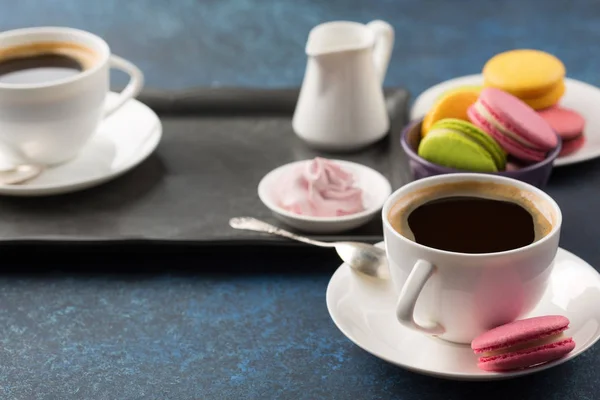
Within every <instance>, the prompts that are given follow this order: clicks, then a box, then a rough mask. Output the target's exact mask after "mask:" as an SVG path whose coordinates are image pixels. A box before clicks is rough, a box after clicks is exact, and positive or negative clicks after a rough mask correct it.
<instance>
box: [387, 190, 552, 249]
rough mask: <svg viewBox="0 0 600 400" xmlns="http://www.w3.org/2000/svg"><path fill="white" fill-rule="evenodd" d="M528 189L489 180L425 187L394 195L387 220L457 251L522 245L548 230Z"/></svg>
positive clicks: (423, 241)
mask: <svg viewBox="0 0 600 400" xmlns="http://www.w3.org/2000/svg"><path fill="white" fill-rule="evenodd" d="M543 210H544V207H540V206H539V205H538V204H536V199H535V198H534V197H533V196H531V193H529V192H526V191H523V190H520V189H518V188H515V187H512V186H506V185H501V184H497V183H489V182H457V183H448V184H443V185H439V186H433V187H428V188H426V189H424V190H422V191H417V192H416V193H412V194H411V195H408V196H407V197H406V198H403V199H400V200H399V201H398V202H397V203H396V204H395V205H394V206H393V207H392V208H391V210H390V213H389V216H388V218H389V221H390V223H391V224H392V227H393V228H394V229H395V230H396V231H397V232H398V233H400V234H401V235H402V236H405V237H406V238H408V239H410V240H413V241H415V242H417V243H419V244H422V245H424V246H428V247H432V248H436V249H439V250H445V251H452V252H458V253H472V254H481V253H495V252H502V251H508V250H513V249H518V248H520V247H524V246H527V245H529V244H531V243H533V242H535V241H536V240H539V239H541V238H543V237H544V236H546V235H547V234H548V233H549V232H550V231H551V230H552V223H551V222H550V219H549V217H548V216H547V215H546V214H545V213H544V212H543Z"/></svg>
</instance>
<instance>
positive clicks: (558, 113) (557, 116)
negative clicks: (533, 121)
mask: <svg viewBox="0 0 600 400" xmlns="http://www.w3.org/2000/svg"><path fill="white" fill-rule="evenodd" d="M538 113H539V114H540V116H541V117H542V118H544V119H545V120H546V122H548V124H549V125H550V126H551V127H552V129H554V131H556V133H558V135H559V136H560V137H561V138H562V140H563V146H562V149H561V151H560V154H559V157H563V156H566V155H569V154H572V153H575V152H576V151H577V150H579V149H580V148H581V147H583V145H584V144H585V138H584V136H583V130H584V128H585V119H584V118H583V117H582V116H581V115H580V114H579V113H577V112H576V111H574V110H571V109H569V108H565V107H560V106H554V107H551V108H547V109H545V110H541V111H539V112H538Z"/></svg>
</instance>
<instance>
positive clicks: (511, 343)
mask: <svg viewBox="0 0 600 400" xmlns="http://www.w3.org/2000/svg"><path fill="white" fill-rule="evenodd" d="M569 324H570V321H569V319H568V318H567V317H565V316H563V315H543V316H539V317H531V318H525V319H519V320H517V321H513V322H510V323H508V324H506V325H502V326H498V327H496V328H493V329H491V330H489V331H487V332H485V333H483V334H481V335H480V336H479V337H476V338H475V339H473V341H472V342H471V348H472V349H473V351H474V352H475V354H477V355H478V356H479V362H478V364H477V366H478V367H479V368H481V369H483V370H484V371H491V372H503V371H514V370H518V369H523V368H529V367H531V366H535V365H538V364H543V363H546V362H550V361H554V360H558V359H560V358H562V357H564V356H566V355H567V354H569V353H570V352H571V351H573V349H575V346H576V343H575V341H574V340H573V338H572V337H570V336H568V335H565V331H567V330H568V329H569Z"/></svg>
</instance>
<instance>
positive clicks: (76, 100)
mask: <svg viewBox="0 0 600 400" xmlns="http://www.w3.org/2000/svg"><path fill="white" fill-rule="evenodd" d="M111 68H115V69H119V70H122V71H124V72H125V73H127V74H128V75H129V76H130V81H129V83H128V84H127V86H126V87H125V88H124V89H123V91H122V92H121V93H120V95H119V97H118V100H117V101H116V102H114V103H112V104H110V106H108V105H107V104H106V96H107V93H108V92H109V90H110V89H109V87H110V69H111ZM143 80H144V79H143V74H142V72H141V71H140V70H139V68H137V67H136V66H135V65H133V64H132V63H130V62H129V61H127V60H124V59H123V58H120V57H117V56H115V55H113V54H111V52H110V48H109V46H108V44H107V43H106V42H105V41H104V40H103V39H101V38H100V37H98V36H96V35H94V34H92V33H89V32H86V31H82V30H78V29H72V28H64V27H38V28H24V29H16V30H11V31H6V32H2V33H0V144H1V145H3V146H2V147H3V148H4V149H5V152H7V153H10V154H7V156H10V157H11V158H13V159H14V162H19V163H35V164H41V165H54V164H60V163H63V162H66V161H69V160H71V159H73V158H74V157H75V156H76V155H77V154H78V153H79V151H80V150H81V149H82V148H83V146H84V145H85V144H86V143H87V142H88V140H89V139H90V138H91V136H92V134H93V133H94V132H95V131H96V130H97V129H98V127H99V124H100V123H101V122H102V120H103V119H104V118H106V117H108V116H110V115H111V114H112V113H114V112H115V111H117V110H118V109H119V108H121V107H122V106H123V105H124V104H125V103H126V102H127V100H129V99H131V98H132V97H135V96H136V95H137V94H138V93H139V91H140V90H141V88H142V86H143Z"/></svg>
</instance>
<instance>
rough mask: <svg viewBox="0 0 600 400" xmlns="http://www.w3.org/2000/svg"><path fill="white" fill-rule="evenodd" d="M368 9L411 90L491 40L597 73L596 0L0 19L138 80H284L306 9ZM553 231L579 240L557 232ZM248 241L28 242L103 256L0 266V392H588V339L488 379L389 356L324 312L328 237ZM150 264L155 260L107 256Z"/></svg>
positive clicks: (20, 8) (474, 65)
mask: <svg viewBox="0 0 600 400" xmlns="http://www.w3.org/2000/svg"><path fill="white" fill-rule="evenodd" d="M375 18H380V19H384V20H387V21H388V22H390V23H391V24H392V25H393V26H394V28H395V29H396V46H395V51H394V55H393V58H392V61H391V64H390V68H389V72H388V76H387V79H386V84H387V85H394V86H405V87H407V88H408V89H409V90H410V91H411V92H412V93H413V95H416V94H418V93H419V92H421V91H422V90H424V89H426V88H427V87H429V86H430V85H433V84H435V83H437V82H439V81H442V80H445V79H448V78H452V77H455V76H459V75H464V74H470V73H476V72H478V71H480V69H481V67H482V65H483V63H484V62H485V60H487V59H488V58H489V57H490V56H492V55H493V54H495V53H497V52H499V51H502V50H506V49H510V48H515V47H533V48H539V49H543V50H547V51H550V52H552V53H554V54H556V55H557V56H559V57H560V58H561V59H562V60H563V61H564V62H565V64H566V66H567V70H568V75H569V76H571V77H573V78H577V79H581V80H584V81H587V82H590V83H592V84H596V85H599V84H600V77H599V75H598V71H600V68H599V62H600V23H598V21H600V3H598V2H597V1H591V0H590V1H567V0H565V1H560V0H547V1H533V0H529V1H524V0H507V1H491V0H469V1H467V0H464V1H462V0H455V1H450V0H431V1H416V0H415V1H408V0H378V1H372V2H371V1H366V0H365V1H358V0H347V1H343V0H336V1H333V0H329V1H327V0H323V1H298V0H297V1H291V0H288V1H276V0H255V1H250V0H205V1H192V0H171V1H167V0H163V1H161V0H148V1H118V0H102V1H91V0H90V1H88V0H62V1H59V0H56V1H50V0H48V1H44V0H37V1H32V0H21V1H18V2H17V1H13V0H2V1H0V29H2V30H6V29H11V28H18V27H25V26H35V25H68V26H73V27H79V28H83V29H86V30H90V31H92V32H95V33H97V34H99V35H101V36H103V37H105V38H106V39H107V41H108V42H109V43H110V45H111V47H112V49H113V51H114V52H115V53H116V54H119V55H121V56H124V57H126V58H129V59H130V60H131V61H133V62H135V63H136V64H138V65H139V66H140V67H141V68H142V69H143V70H144V72H145V74H146V78H147V85H148V86H150V87H155V88H166V89H180V88H186V87H190V86H259V87H280V86H297V85H299V84H300V82H301V79H302V76H303V73H304V66H305V56H304V44H305V40H306V36H307V34H308V31H309V29H310V28H311V27H312V26H314V25H316V24H318V23H320V22H324V21H329V20H335V19H349V20H355V21H361V22H368V21H370V20H372V19H375ZM117 82H118V81H117ZM596 175H597V174H596ZM565 180H567V177H565V176H564V175H563V177H562V182H563V183H564V182H565ZM590 204H591V203H590ZM569 218H581V216H578V215H575V216H569ZM588 233H590V234H591V235H590V237H593V234H594V232H588ZM595 233H596V234H597V233H598V232H597V231H596V232H595ZM567 235H568V232H567ZM589 240H592V239H589ZM569 244H570V245H572V247H577V245H578V243H576V242H575V241H573V240H572V241H571V242H569V239H568V237H567V248H569ZM588 248H589V246H588ZM247 251H248V252H246V253H244V252H242V251H240V253H239V254H238V255H237V256H236V257H233V256H232V255H231V254H230V253H231V252H225V253H222V254H225V255H226V256H227V259H226V260H225V261H223V260H221V259H219V258H218V257H217V256H218V255H219V254H218V253H216V254H213V253H211V254H206V253H204V252H202V251H191V252H187V253H186V252H182V251H176V252H174V253H170V254H167V255H162V256H160V257H158V256H157V257H152V262H150V261H148V257H146V258H144V259H140V258H136V256H124V255H122V254H108V255H104V256H102V257H100V256H94V257H92V258H90V257H89V256H88V255H85V254H84V255H79V256H74V255H73V254H70V255H69V258H68V259H65V258H61V257H63V256H64V254H67V253H62V254H63V256H61V255H60V254H59V255H57V254H53V255H51V256H50V255H49V256H47V257H46V256H45V255H42V257H43V259H44V260H46V261H45V263H43V265H42V266H43V267H44V268H48V269H73V270H75V269H78V270H91V271H92V270H94V271H101V270H106V269H111V270H113V272H114V273H111V274H108V273H92V274H82V273H73V272H61V273H55V274H51V275H40V274H39V273H38V274H36V275H30V274H18V275H15V274H14V273H12V274H5V275H3V276H2V277H0V398H6V399H146V398H148V399H213V398H214V399H221V398H223V399H244V398H249V399H262V398H264V399H271V398H286V399H319V398H338V399H348V398H353V399H376V398H381V399H390V398H399V399H420V400H422V399H437V398H440V399H441V398H443V399H462V398H464V397H465V396H466V395H467V393H471V394H473V395H475V396H479V397H484V396H485V398H495V396H498V397H499V398H532V399H533V398H536V399H537V398H545V399H580V400H584V399H592V398H597V392H598V389H600V383H599V381H598V377H597V373H595V372H594V371H593V367H594V366H596V364H597V360H598V357H599V356H598V349H597V348H594V349H593V350H591V351H589V352H587V353H586V354H584V355H582V356H581V357H580V358H578V359H577V360H576V361H574V362H570V363H567V364H565V365H563V366H561V367H558V368H555V369H552V370H550V371H547V372H543V373H540V374H536V375H534V376H532V377H527V378H523V379H516V380H512V381H507V382H499V383H493V384H482V383H479V384H473V383H461V382H449V381H441V380H436V379H432V378H427V377H422V376H418V375H415V374H412V373H409V372H406V371H403V370H401V369H399V368H396V367H393V366H391V365H388V364H386V363H384V362H382V361H379V360H377V359H376V358H374V357H371V356H370V355H368V354H366V353H364V352H362V351H361V350H360V349H358V348H357V347H356V346H354V345H353V344H351V343H350V342H349V341H348V340H347V339H346V338H345V337H344V336H343V335H342V334H341V333H339V332H338V331H337V330H336V328H335V327H334V326H333V324H332V322H331V321H330V320H329V317H328V315H327V311H326V307H325V290H326V285H327V282H328V279H329V276H330V275H331V273H332V272H333V270H334V268H335V267H336V266H337V261H336V259H335V257H334V256H333V255H331V254H329V253H327V255H324V254H323V253H313V252H308V250H306V251H305V250H295V251H292V250H290V251H289V252H283V253H282V252H275V251H273V250H265V249H262V250H261V249H254V250H247ZM582 255H583V256H584V257H585V256H588V257H591V256H592V250H591V249H590V250H588V254H582ZM596 258H597V257H596ZM590 261H591V260H590ZM32 263H34V261H19V262H16V263H9V262H4V267H7V268H8V267H10V268H12V269H15V268H16V269H23V268H26V267H29V266H30V265H31V264H32ZM149 264H152V265H153V266H154V267H156V266H159V267H158V268H159V270H158V271H155V272H154V273H152V274H145V275H139V274H135V273H131V274H124V273H123V270H124V269H136V268H140V269H143V268H146V267H148V266H149ZM36 266H38V267H39V266H40V262H39V261H37V262H36ZM185 268H191V269H195V270H198V271H199V272H194V273H192V272H190V271H182V269H185ZM247 270H253V271H255V272H253V273H244V271H247ZM290 270H294V271H290ZM209 271H211V272H209ZM116 272H119V273H116Z"/></svg>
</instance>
